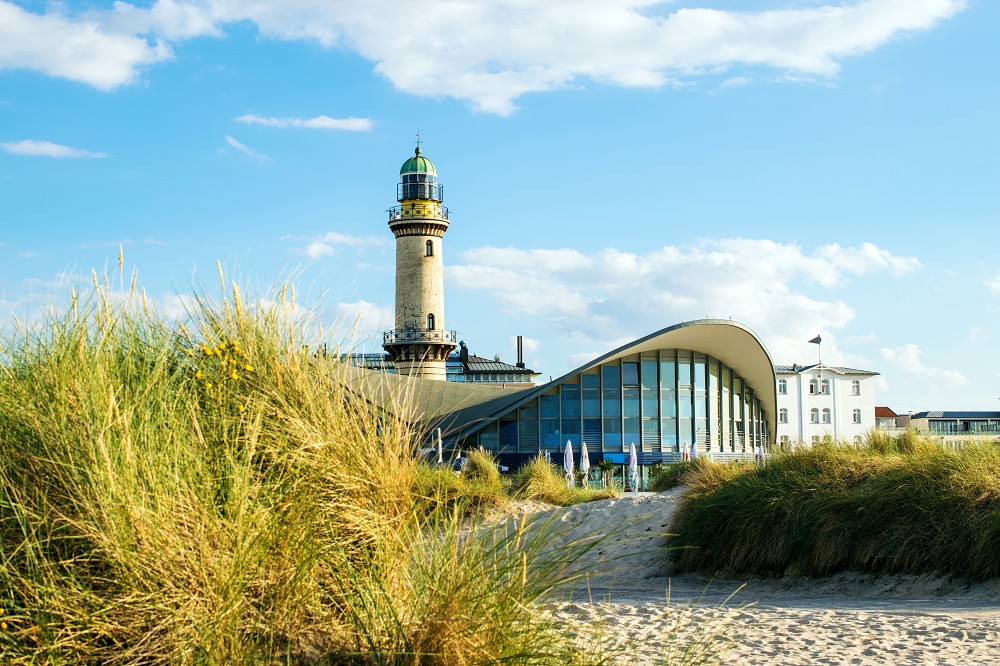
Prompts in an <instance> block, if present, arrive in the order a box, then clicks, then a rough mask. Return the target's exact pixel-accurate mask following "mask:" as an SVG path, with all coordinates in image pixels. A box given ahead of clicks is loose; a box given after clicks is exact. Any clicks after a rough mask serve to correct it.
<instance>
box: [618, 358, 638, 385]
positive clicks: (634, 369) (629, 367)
mask: <svg viewBox="0 0 1000 666" xmlns="http://www.w3.org/2000/svg"><path fill="white" fill-rule="evenodd" d="M638 385H639V364H638V363H633V362H630V361H626V362H625V363H622V386H638Z"/></svg>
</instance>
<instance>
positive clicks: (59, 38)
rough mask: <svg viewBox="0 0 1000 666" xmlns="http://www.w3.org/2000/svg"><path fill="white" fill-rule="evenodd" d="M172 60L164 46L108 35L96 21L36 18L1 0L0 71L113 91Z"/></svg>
mask: <svg viewBox="0 0 1000 666" xmlns="http://www.w3.org/2000/svg"><path fill="white" fill-rule="evenodd" d="M171 56H172V54H171V51H170V48H169V46H167V45H166V44H164V43H163V42H161V41H154V42H152V43H150V42H149V41H148V40H146V39H143V38H141V37H138V36H136V35H134V34H123V33H116V32H113V31H109V30H108V29H106V28H105V27H103V26H102V25H101V24H100V21H99V20H95V19H94V18H93V17H88V16H80V17H70V16H65V15H63V14H62V13H60V12H58V11H52V12H48V13H45V14H34V13H31V12H29V11H26V10H24V9H22V8H21V7H19V6H17V5H16V4H13V3H11V2H7V1H6V0H0V70H3V69H30V70H34V71H38V72H42V73H43V74H46V75H48V76H55V77H60V78H65V79H70V80H73V81H80V82H82V83H86V84H87V85H91V86H93V87H95V88H99V89H101V90H110V89H112V88H116V87H117V86H120V85H123V84H126V83H132V82H133V81H135V80H136V78H137V77H138V73H139V72H138V70H139V68H140V67H142V66H143V65H148V64H151V63H156V62H162V61H164V60H168V59H169V58H171Z"/></svg>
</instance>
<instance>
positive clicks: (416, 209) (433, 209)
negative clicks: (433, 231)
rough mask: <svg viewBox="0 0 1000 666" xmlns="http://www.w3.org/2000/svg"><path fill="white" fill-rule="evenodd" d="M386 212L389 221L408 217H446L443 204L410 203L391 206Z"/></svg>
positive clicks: (440, 218)
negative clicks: (420, 204)
mask: <svg viewBox="0 0 1000 666" xmlns="http://www.w3.org/2000/svg"><path fill="white" fill-rule="evenodd" d="M387 212H388V213H389V221H390V222H395V221H396V220H405V219H408V218H417V219H420V218H431V219H437V220H447V219H448V209H447V208H446V207H444V206H426V205H424V206H419V205H414V204H411V205H409V206H393V207H392V208H390V209H389V210H388V211H387Z"/></svg>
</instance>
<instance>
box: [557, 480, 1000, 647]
mask: <svg viewBox="0 0 1000 666" xmlns="http://www.w3.org/2000/svg"><path fill="white" fill-rule="evenodd" d="M678 501H679V492H672V493H664V494H660V495H645V496H642V495H640V496H639V497H626V498H623V499H618V500H604V501H601V502H593V503H591V504H586V505H577V506H574V507H569V508H566V509H555V510H553V511H552V512H551V513H547V512H546V513H540V514H538V515H539V516H546V517H547V518H548V519H555V520H559V521H560V522H561V523H562V525H563V532H562V536H561V539H562V541H561V542H559V543H557V546H559V545H561V544H562V543H569V542H572V541H575V540H578V539H583V538H587V537H588V536H591V535H594V534H607V535H608V536H607V538H605V539H604V540H603V541H602V542H601V544H600V546H599V547H598V548H595V549H594V550H593V551H592V552H591V553H590V554H589V555H588V556H587V558H586V560H581V561H580V562H579V563H578V564H579V566H580V568H581V570H585V571H586V570H589V571H594V572H606V571H607V570H608V569H609V563H613V564H614V567H613V568H614V571H613V572H612V573H601V574H599V575H594V576H591V577H590V579H589V580H588V581H587V583H586V584H581V585H577V586H576V587H575V588H574V590H572V591H571V592H570V593H569V594H568V595H567V597H568V599H566V600H562V601H558V602H553V603H550V604H548V605H547V606H546V611H547V612H549V613H551V614H553V615H554V616H555V617H557V618H559V619H560V620H562V621H565V622H566V623H567V625H568V626H570V627H574V626H575V627H578V628H579V630H580V635H590V632H591V631H592V630H593V628H594V627H595V626H596V627H598V628H599V631H600V632H601V633H602V634H603V642H604V644H605V645H614V646H628V648H627V649H628V652H627V657H626V658H625V660H624V662H623V663H630V664H656V663H661V662H664V661H668V660H671V659H670V657H671V655H672V654H673V656H674V659H672V661H673V663H678V660H677V659H676V654H677V651H679V650H684V649H686V648H688V647H690V646H694V649H698V646H699V645H703V644H705V643H706V641H705V637H706V636H718V635H720V634H722V635H727V636H729V638H730V639H731V647H729V649H728V652H727V653H726V654H725V656H724V657H723V658H722V663H725V664H859V665H864V666H868V665H874V664H962V665H971V664H996V665H998V666H1000V581H995V582H993V583H990V584H984V585H979V586H974V587H972V586H967V585H963V584H961V583H955V582H953V581H949V580H947V579H942V578H935V577H906V576H884V577H877V578H876V577H872V576H862V575H857V574H842V575H838V576H834V577H830V578H828V579H825V580H819V581H817V580H803V579H794V580H778V581H750V582H748V583H747V584H746V585H745V586H744V587H742V588H741V589H739V590H738V591H737V589H738V588H740V586H741V585H742V583H741V582H739V581H725V580H715V581H710V580H708V579H705V578H702V577H698V576H688V575H685V576H678V577H675V578H672V579H667V578H665V577H662V573H663V570H662V565H661V564H660V562H661V559H660V558H661V557H662V554H660V553H658V552H657V549H658V548H659V547H660V546H661V545H662V536H663V534H665V533H666V532H668V531H669V522H670V518H671V516H672V513H673V511H674V509H675V508H676V506H677V502H678ZM668 585H669V587H670V599H671V601H670V604H669V606H668V604H667V602H666V597H667V587H668ZM734 591H736V594H735V596H733V597H732V598H731V599H728V600H727V598H728V597H730V595H731V594H733V592H734Z"/></svg>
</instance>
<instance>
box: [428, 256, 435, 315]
mask: <svg viewBox="0 0 1000 666" xmlns="http://www.w3.org/2000/svg"><path fill="white" fill-rule="evenodd" d="M427 242H428V243H429V242H430V241H427ZM427 330H428V331H433V330H434V315H432V314H429V315H427Z"/></svg>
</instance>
